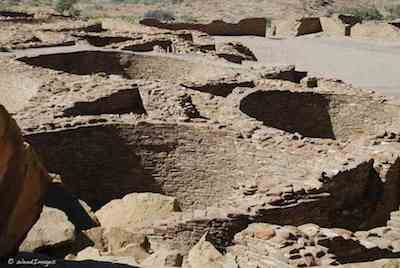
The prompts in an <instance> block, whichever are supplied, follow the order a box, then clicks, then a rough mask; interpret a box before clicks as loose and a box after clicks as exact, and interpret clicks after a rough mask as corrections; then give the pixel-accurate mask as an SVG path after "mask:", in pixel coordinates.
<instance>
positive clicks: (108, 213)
mask: <svg viewBox="0 0 400 268" xmlns="http://www.w3.org/2000/svg"><path fill="white" fill-rule="evenodd" d="M177 211H179V206H178V203H177V201H176V199H175V198H174V197H168V196H163V195H160V194H153V193H134V194H130V195H127V196H125V197H124V198H122V199H118V200H113V201H111V202H110V203H108V204H107V205H105V206H104V207H102V208H101V209H100V210H98V211H97V212H96V216H97V218H98V219H99V221H100V224H101V226H103V227H105V228H111V227H126V228H129V229H134V228H139V227H143V226H145V225H146V224H147V225H148V224H151V222H154V221H157V220H160V219H162V218H164V217H166V216H168V215H170V214H172V213H174V212H177Z"/></svg>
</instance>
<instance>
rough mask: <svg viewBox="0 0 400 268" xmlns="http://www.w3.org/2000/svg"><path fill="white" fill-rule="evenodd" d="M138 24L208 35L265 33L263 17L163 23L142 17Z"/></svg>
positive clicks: (259, 34)
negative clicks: (237, 20)
mask: <svg viewBox="0 0 400 268" xmlns="http://www.w3.org/2000/svg"><path fill="white" fill-rule="evenodd" d="M140 24H143V25H146V26H152V27H157V28H161V29H168V30H173V31H178V30H193V31H200V32H205V33H207V34H209V35H227V36H240V35H255V36H263V37H265V35H266V29H267V20H266V19H265V18H248V19H243V20H241V21H239V22H238V23H228V22H224V21H222V20H215V21H212V22H211V23H208V24H200V23H163V22H160V21H159V20H157V19H143V20H141V21H140Z"/></svg>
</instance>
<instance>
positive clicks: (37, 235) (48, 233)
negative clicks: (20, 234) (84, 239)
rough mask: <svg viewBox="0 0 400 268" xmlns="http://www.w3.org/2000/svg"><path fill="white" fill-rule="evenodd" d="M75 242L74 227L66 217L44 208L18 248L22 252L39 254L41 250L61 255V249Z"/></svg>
mask: <svg viewBox="0 0 400 268" xmlns="http://www.w3.org/2000/svg"><path fill="white" fill-rule="evenodd" d="M74 241H75V226H74V225H73V224H72V223H71V222H70V221H69V220H68V217H67V215H66V214H65V213H64V212H62V211H61V210H58V209H56V208H51V207H46V206H45V207H44V208H43V211H42V213H41V215H40V218H39V220H38V221H37V222H36V224H35V225H34V226H33V227H32V229H31V230H30V231H29V233H28V235H27V237H26V239H25V240H24V242H23V243H22V245H21V246H20V251H23V252H32V253H35V252H40V251H41V250H46V251H52V252H53V253H56V254H57V253H59V254H60V255H66V254H63V253H64V252H62V251H63V248H65V247H67V246H69V245H71V244H72V243H73V242H74Z"/></svg>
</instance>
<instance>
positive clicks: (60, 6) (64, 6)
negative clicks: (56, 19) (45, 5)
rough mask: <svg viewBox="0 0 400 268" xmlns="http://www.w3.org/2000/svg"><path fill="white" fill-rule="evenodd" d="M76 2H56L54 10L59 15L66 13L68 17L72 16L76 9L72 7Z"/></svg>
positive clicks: (71, 0)
mask: <svg viewBox="0 0 400 268" xmlns="http://www.w3.org/2000/svg"><path fill="white" fill-rule="evenodd" d="M77 2H78V0H57V2H56V6H55V8H56V10H57V11H58V12H60V13H68V14H70V15H74V13H75V12H76V9H75V8H74V5H75V4H76V3H77Z"/></svg>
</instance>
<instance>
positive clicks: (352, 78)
mask: <svg viewBox="0 0 400 268" xmlns="http://www.w3.org/2000/svg"><path fill="white" fill-rule="evenodd" d="M217 40H218V42H222V41H229V40H236V41H240V42H242V43H243V44H244V45H246V46H248V47H249V48H250V49H252V50H253V52H254V53H255V54H256V56H257V58H258V60H259V63H261V64H275V63H281V64H283V63H284V64H287V63H289V64H295V65H296V67H297V69H299V70H305V71H309V72H310V74H311V75H315V76H322V77H326V78H337V79H341V80H343V81H345V82H347V83H351V84H353V85H354V86H356V87H362V88H366V89H373V90H376V91H377V92H379V93H382V94H385V95H391V96H400V72H399V70H398V64H399V62H400V42H396V43H394V42H392V43H378V42H369V41H355V40H350V39H346V38H328V37H318V38H289V39H282V40H277V39H269V38H260V37H234V38H228V37H217Z"/></svg>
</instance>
